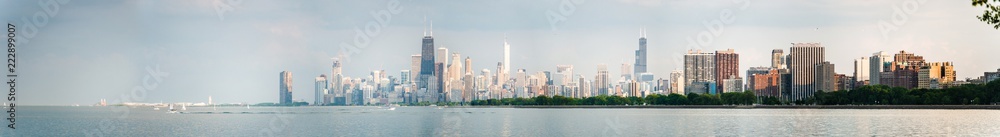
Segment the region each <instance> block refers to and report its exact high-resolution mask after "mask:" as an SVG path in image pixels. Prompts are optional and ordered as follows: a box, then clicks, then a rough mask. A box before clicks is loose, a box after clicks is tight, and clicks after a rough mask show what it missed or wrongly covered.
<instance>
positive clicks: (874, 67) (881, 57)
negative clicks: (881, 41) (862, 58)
mask: <svg viewBox="0 0 1000 137" xmlns="http://www.w3.org/2000/svg"><path fill="white" fill-rule="evenodd" d="M893 59H894V57H893V56H891V55H889V53H888V52H885V51H879V52H875V53H873V54H872V56H871V57H869V58H868V63H869V64H870V65H868V69H869V70H868V74H869V75H868V79H869V80H868V81H869V82H868V84H869V85H879V84H883V85H884V84H885V83H882V82H881V80H879V79H881V77H880V74H879V73H882V71H884V69H883V68H885V66H888V65H892V61H893Z"/></svg>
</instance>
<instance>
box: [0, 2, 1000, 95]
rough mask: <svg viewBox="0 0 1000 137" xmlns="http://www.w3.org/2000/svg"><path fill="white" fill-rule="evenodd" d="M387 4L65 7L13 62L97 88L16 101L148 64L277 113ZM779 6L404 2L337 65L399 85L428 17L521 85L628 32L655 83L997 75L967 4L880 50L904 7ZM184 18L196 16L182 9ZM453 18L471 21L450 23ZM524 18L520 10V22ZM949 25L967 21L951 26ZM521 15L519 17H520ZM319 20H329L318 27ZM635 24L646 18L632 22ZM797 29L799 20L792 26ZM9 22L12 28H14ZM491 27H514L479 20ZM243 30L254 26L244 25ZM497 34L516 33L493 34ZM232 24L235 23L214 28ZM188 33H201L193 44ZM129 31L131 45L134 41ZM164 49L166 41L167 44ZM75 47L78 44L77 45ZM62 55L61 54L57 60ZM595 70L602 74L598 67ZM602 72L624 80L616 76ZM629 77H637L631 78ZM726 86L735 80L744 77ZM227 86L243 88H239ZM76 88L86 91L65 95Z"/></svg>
mask: <svg viewBox="0 0 1000 137" xmlns="http://www.w3.org/2000/svg"><path fill="white" fill-rule="evenodd" d="M388 2H390V1H382V2H373V3H364V4H360V3H349V4H347V5H350V4H359V5H357V7H350V6H342V5H344V4H343V2H342V3H337V2H332V3H324V4H321V5H334V6H336V7H341V8H343V9H340V10H334V11H332V12H330V13H322V12H320V11H323V10H318V9H310V8H306V10H291V11H289V10H290V9H291V8H292V7H296V6H303V5H307V4H310V3H297V5H296V4H287V3H283V4H277V7H275V8H278V9H280V10H281V11H282V12H291V13H297V14H298V15H300V16H295V17H282V18H281V19H287V20H296V21H297V20H306V23H294V22H291V21H261V20H262V19H259V17H254V16H256V15H251V14H257V13H259V12H266V11H271V10H273V9H268V8H264V7H266V6H265V5H268V4H266V3H262V2H245V3H243V4H242V5H240V6H239V8H236V9H234V10H233V11H232V12H227V15H224V16H222V17H224V18H225V19H220V17H219V16H216V15H217V14H215V12H214V10H212V9H211V8H209V7H210V6H211V5H212V4H211V3H209V4H208V7H206V6H205V5H203V4H205V3H204V2H190V3H185V4H182V5H176V4H174V5H175V6H177V7H169V6H163V7H160V6H154V5H157V2H145V1H142V2H120V3H119V4H117V5H114V6H111V7H114V8H110V9H106V10H95V11H90V10H94V9H97V8H102V7H103V6H94V5H89V4H87V3H84V4H78V3H70V4H68V5H65V6H64V7H65V8H62V9H61V10H63V11H62V12H61V13H62V14H60V15H59V16H57V17H54V18H52V20H51V22H50V23H49V24H48V26H47V27H45V28H41V29H40V30H41V31H39V33H38V35H37V36H36V38H34V39H32V40H33V41H30V42H28V43H27V44H26V45H24V46H23V47H22V48H23V49H24V50H22V51H23V52H22V54H23V55H25V57H23V58H22V59H23V60H22V61H24V62H25V63H24V64H23V67H24V68H41V69H37V70H31V69H26V70H24V71H23V72H22V73H21V74H22V75H25V76H28V75H34V76H39V77H44V76H60V77H66V78H67V79H68V80H80V79H88V78H100V79H102V80H104V81H103V82H102V83H87V82H79V81H76V82H79V83H70V85H68V86H67V87H49V86H43V85H41V84H37V83H68V82H59V81H62V80H56V81H54V82H49V81H40V80H38V79H31V78H30V77H25V78H24V79H23V80H24V81H27V82H24V83H26V84H25V85H24V87H23V88H24V90H31V91H38V93H33V92H24V93H23V94H22V96H21V97H22V98H23V99H25V100H26V101H23V103H25V104H31V105H67V104H81V105H85V104H90V103H94V102H97V100H98V99H101V98H107V99H113V98H116V97H117V95H120V94H122V93H128V92H129V91H130V88H131V87H132V86H135V85H139V84H140V81H141V79H142V77H143V75H144V73H145V72H146V69H147V67H150V66H155V67H157V68H158V69H162V70H163V71H164V72H169V73H170V76H169V77H167V78H166V79H165V80H164V81H165V82H163V83H160V85H163V86H162V87H160V88H158V89H157V90H155V91H150V94H149V96H148V100H145V101H143V102H159V101H166V102H195V101H200V100H204V97H206V96H215V97H216V98H215V99H216V100H215V102H223V103H238V102H248V103H254V102H273V100H274V96H273V92H274V91H275V90H274V88H276V87H277V85H276V84H272V83H274V81H276V79H275V78H274V77H273V73H275V72H280V71H282V70H288V71H289V72H293V73H295V74H298V77H292V78H293V80H292V81H313V79H314V78H315V77H314V76H318V75H321V74H328V73H330V65H331V64H330V63H331V61H330V58H334V57H337V56H336V55H337V54H336V53H337V52H339V51H340V45H338V44H340V43H341V42H349V41H351V40H353V38H354V35H355V33H354V31H353V29H354V28H353V27H355V26H358V27H362V26H364V23H367V22H370V21H375V20H376V18H373V17H371V15H370V14H369V11H378V10H384V9H386V8H387V7H386V3H388ZM783 2H784V1H783ZM783 2H760V1H752V2H751V3H750V4H747V6H746V7H745V8H743V7H742V6H743V5H742V3H733V2H729V1H724V2H720V1H715V2H659V1H641V0H639V1H588V2H587V3H582V4H579V5H577V6H578V7H577V9H576V10H575V12H572V13H571V14H566V15H563V16H565V17H567V18H566V20H565V21H564V22H557V23H555V24H556V25H555V27H551V26H550V22H549V21H547V20H546V19H545V17H546V15H547V11H552V9H557V8H558V7H559V5H558V4H559V3H558V1H545V2H540V4H538V5H535V6H525V7H515V6H514V5H518V6H520V5H524V4H518V3H527V2H524V1H514V2H459V3H479V4H481V5H488V4H500V6H499V7H501V8H488V9H483V10H475V9H469V8H465V7H449V6H447V5H448V4H447V2H440V1H428V2H425V3H424V2H411V1H402V2H400V6H401V7H402V8H401V9H402V10H405V11H404V12H402V13H399V14H392V17H391V21H389V23H388V24H387V25H386V27H383V28H382V32H381V34H380V35H377V36H375V37H373V39H372V42H371V44H370V45H367V46H366V47H364V48H363V49H359V50H358V51H359V52H358V54H353V55H352V56H350V57H349V58H346V60H345V61H344V62H342V64H341V67H343V72H344V76H346V77H363V76H365V75H366V74H367V73H369V72H371V71H372V70H385V71H387V72H388V74H396V72H399V70H408V69H410V64H409V62H410V57H411V55H414V54H418V53H420V52H419V51H420V46H419V44H416V41H417V39H420V35H421V29H423V28H424V27H420V26H421V25H422V24H425V23H426V24H432V23H429V22H424V21H423V19H422V17H426V18H427V20H428V21H431V20H434V21H437V22H438V25H437V27H436V28H435V29H432V30H437V31H438V33H437V34H438V35H433V34H431V35H433V36H434V39H435V40H437V41H436V42H438V43H435V47H434V48H433V49H432V51H433V50H434V49H437V48H440V47H446V48H448V49H449V50H451V51H452V52H459V53H463V54H462V55H465V57H468V58H470V59H472V60H475V62H473V63H475V64H473V65H472V66H471V69H472V70H481V69H490V70H493V69H494V67H495V66H496V65H497V62H505V64H504V66H507V65H513V66H510V67H509V68H504V69H505V70H506V71H508V72H509V71H510V70H520V69H525V70H527V73H528V74H534V73H535V72H538V71H552V72H555V70H554V69H553V68H555V67H556V65H563V64H565V65H573V66H576V67H575V68H576V69H575V70H574V73H575V74H573V75H576V74H579V75H582V76H584V77H585V78H587V79H588V80H593V79H592V76H595V75H596V74H597V72H598V70H597V68H599V67H598V64H605V65H611V66H616V65H618V64H633V62H631V61H632V60H635V58H633V57H635V56H636V55H635V53H636V52H635V51H636V50H638V47H637V45H636V44H635V43H636V42H637V41H636V39H637V37H636V35H635V34H636V33H637V32H636V30H637V29H639V28H645V29H644V30H645V31H643V32H642V33H643V34H645V35H643V36H647V37H646V39H648V45H647V46H648V51H649V52H648V56H649V57H648V58H649V59H648V62H647V63H644V64H646V65H648V68H646V69H648V70H647V72H651V73H653V74H655V75H656V76H657V78H667V77H668V76H669V75H668V74H670V72H671V71H673V70H675V69H683V66H679V65H678V64H683V62H681V63H677V62H676V61H678V60H677V59H676V57H677V56H683V55H684V53H685V52H686V51H687V50H688V49H700V50H703V51H715V50H724V49H730V48H732V49H735V51H736V53H739V54H740V55H741V56H740V57H741V58H740V59H739V61H738V62H740V64H739V69H738V71H736V72H737V74H739V73H741V72H740V71H746V70H747V69H748V68H749V67H757V66H770V64H771V62H770V61H768V60H770V57H771V56H770V51H772V50H773V49H784V50H786V51H790V50H789V49H788V48H789V47H790V46H789V45H788V43H799V42H819V43H822V45H823V46H824V47H825V48H826V52H825V53H826V61H830V62H831V64H839V65H837V66H839V67H837V68H836V73H838V74H851V73H853V68H852V67H851V64H853V61H854V59H856V58H860V57H869V56H871V54H872V53H874V52H878V51H885V52H888V53H895V52H897V51H901V50H905V51H908V52H910V53H914V54H917V55H921V56H924V57H925V58H927V59H928V62H953V63H954V65H955V71H958V79H960V80H964V78H970V77H972V78H974V77H975V76H979V75H980V74H981V73H982V72H985V71H993V70H995V69H996V68H998V67H1000V66H998V65H1000V63H995V62H996V61H992V60H989V59H983V58H979V57H978V56H976V55H975V54H976V53H979V54H987V53H988V52H986V51H998V49H997V47H995V46H987V45H997V44H998V42H993V41H988V40H982V39H983V38H990V37H997V36H1000V34H998V33H997V31H996V30H994V29H991V28H990V27H989V26H988V25H986V24H982V23H980V22H978V20H976V19H975V17H974V16H975V15H978V14H977V13H978V10H977V9H975V8H973V7H969V6H968V4H967V2H964V1H962V2H953V1H928V2H926V3H924V4H921V5H919V6H921V7H920V9H919V10H918V11H916V12H914V13H912V14H907V15H906V16H908V17H909V20H908V21H906V22H905V23H904V24H902V25H897V26H895V27H898V28H899V29H898V31H892V32H889V36H888V38H885V39H883V37H882V36H883V34H882V33H881V32H879V30H878V29H877V28H878V24H879V22H880V21H892V18H891V15H892V14H893V12H892V9H893V8H894V7H899V6H900V5H902V3H903V2H896V1H891V2H864V3H860V2H831V1H818V2H815V3H826V4H829V5H825V6H819V5H822V4H813V3H810V2H788V3H793V4H800V6H801V7H800V6H780V5H785V3H783ZM95 3H116V2H95ZM291 3H295V2H291ZM187 4H189V5H187ZM311 4H318V3H311ZM683 5H697V6H701V8H703V9H699V8H684V7H683ZM790 5H791V4H790ZM505 6H506V7H507V8H523V9H525V10H526V11H521V12H516V13H510V14H506V13H505V14H503V15H506V16H491V15H494V14H497V13H496V12H493V11H495V10H504V9H505V8H503V7H505ZM604 6H607V7H604ZM775 6H777V7H775ZM0 7H9V6H0ZM129 7H150V8H152V9H148V10H146V9H143V10H138V9H128V8H129ZM705 7H709V8H705ZM768 7H775V8H781V9H776V10H770V9H767V8H768ZM858 7H867V9H866V11H865V12H867V11H870V12H872V13H876V14H872V15H868V14H861V13H853V12H844V13H838V12H833V11H840V10H833V9H842V8H847V9H850V8H858ZM872 7H882V8H875V9H884V10H871V9H872ZM12 8H15V10H13V11H14V12H18V13H20V12H33V11H38V10H39V9H32V8H37V7H30V6H29V7H26V8H21V7H12ZM105 8H106V7H105ZM185 8H194V9H199V10H195V11H190V12H182V11H179V10H183V9H185ZM202 8H204V9H202ZM601 8H613V9H632V8H634V10H610V11H611V12H609V13H601V11H605V10H604V9H601ZM799 8H802V9H809V8H818V9H820V10H818V11H820V12H818V13H817V12H807V13H798V14H791V13H789V14H776V15H772V14H774V13H773V12H774V11H787V10H794V9H799ZM84 9H86V10H88V11H90V12H92V13H90V14H104V13H105V12H116V11H119V12H120V11H133V10H138V11H142V12H140V13H137V14H136V15H132V16H126V17H103V18H99V19H79V20H70V19H77V17H83V16H84V15H88V16H89V15H90V14H87V13H73V11H78V10H84ZM347 9H351V10H347ZM945 9H949V10H945ZM950 9H961V10H950ZM727 10H732V13H733V14H732V15H733V16H735V21H734V22H732V23H731V24H723V25H722V26H723V27H724V28H725V29H723V30H720V31H721V32H720V33H721V34H720V35H717V36H714V37H712V38H713V39H714V40H712V41H709V42H711V43H712V44H707V46H699V47H698V48H689V46H687V45H688V43H687V40H686V39H687V38H698V36H699V33H700V32H708V33H713V32H712V29H711V28H707V27H705V26H704V24H702V23H703V22H712V21H713V20H716V19H719V16H718V15H719V14H718V13H720V12H723V11H727ZM240 11H243V12H240ZM459 11H475V12H470V13H459ZM529 11H530V13H528V12H529ZM654 11H660V12H663V11H673V12H676V11H682V12H680V13H684V12H692V13H698V14H694V15H676V14H680V13H671V12H667V13H659V14H657V13H656V12H654ZM93 12H96V13H93ZM341 12H343V13H341ZM859 12H861V11H859ZM865 12H862V13H865ZM176 14H180V15H189V14H195V15H199V16H196V17H195V18H194V22H200V23H204V24H200V25H195V24H191V23H192V22H179V21H164V22H150V23H149V24H150V25H156V24H160V25H165V29H163V30H159V29H157V30H152V31H151V32H146V33H138V32H131V31H127V30H129V29H136V28H151V26H143V25H137V24H134V23H128V24H130V25H122V26H121V27H119V28H116V27H112V26H117V25H118V24H116V23H115V22H111V23H106V24H103V23H104V22H105V21H101V19H104V20H123V19H130V18H136V19H141V20H152V19H151V18H152V17H157V16H159V15H165V16H166V18H172V19H175V20H176V19H179V18H180V17H172V16H169V15H176ZM202 14H204V15H202ZM278 14H281V13H272V14H261V15H260V16H268V15H278ZM636 14H639V15H636ZM810 14H817V15H821V17H813V20H820V21H810V20H808V19H809V18H806V17H807V16H809V15H810ZM940 14H945V15H940ZM956 14H957V15H964V14H968V15H967V16H957V15H956ZM13 15H18V14H17V13H15V14H13ZM341 15H342V16H341ZM521 15H524V16H529V17H520V16H521ZM624 15H627V16H624ZM823 15H825V16H823ZM147 16H148V17H147ZM322 16H335V17H334V18H333V19H324V18H323V17H322ZM451 16H458V17H459V18H453V17H451ZM482 16H487V17H495V18H497V19H489V18H485V17H482ZM612 16H623V17H612ZM336 17H343V18H336ZM625 17H637V18H640V19H629V18H625ZM642 17H649V18H651V19H642ZM823 17H828V18H834V19H830V20H828V21H831V22H824V21H822V20H823V19H825V18H823ZM602 18H608V19H613V21H600V20H599V19H602ZM778 18H793V19H791V20H789V19H778ZM798 18H804V19H799V20H796V19H798ZM517 19H526V20H528V21H526V23H513V22H514V20H517ZM7 20H11V21H19V20H21V19H20V18H13V19H7ZM80 20H82V21H80ZM279 20H280V19H279ZM500 20H510V21H505V22H501V23H487V22H489V21H500ZM938 20H949V21H950V20H958V21H954V22H949V23H948V24H953V25H943V26H956V27H955V28H941V27H939V26H941V25H935V24H937V23H940V22H938ZM80 22H87V23H94V24H95V26H96V27H95V28H72V27H70V28H67V27H66V25H65V24H67V23H80ZM242 22H250V23H249V24H244V23H242ZM609 22H622V23H609ZM955 22H958V23H955ZM504 23H508V24H515V25H503V24H504ZM230 24H232V25H234V26H232V27H223V26H228V25H230ZM786 25H787V27H786ZM643 26H645V27H643ZM178 27H181V28H186V27H190V28H186V29H178V30H169V28H174V29H176V28H178ZM925 27H926V28H925ZM199 28H201V29H205V28H209V29H208V31H193V30H192V29H199ZM94 29H97V30H94ZM312 29H317V30H312ZM100 30H107V31H109V32H102V31H100ZM216 31H218V32H216ZM61 32H95V33H98V34H102V35H106V36H108V37H110V39H106V38H95V37H86V36H77V35H79V34H76V35H73V34H72V33H70V34H62V33H61ZM192 32H205V33H208V34H202V35H195V34H189V33H192ZM244 32H248V33H262V34H261V35H248V34H240V35H235V36H234V38H227V37H216V36H210V35H209V34H214V35H226V34H234V33H244ZM137 33H138V35H136V34H137ZM161 33H162V34H161ZM760 33H763V34H760ZM968 33H973V34H982V35H973V36H981V37H973V38H969V37H961V36H953V35H957V34H963V35H968ZM504 34H506V36H504ZM128 35H133V36H128ZM188 35H192V36H188ZM165 38H167V39H171V40H165ZM246 38H263V39H264V40H243V39H246ZM45 39H66V40H67V41H69V42H71V43H74V44H70V43H67V42H57V41H45ZM215 41H217V42H215ZM507 41H509V43H510V45H511V46H510V50H511V52H510V54H511V58H510V59H511V61H510V62H514V63H509V62H506V61H504V60H506V58H504V57H503V52H498V51H502V50H504V49H502V48H500V46H497V45H501V44H503V43H504V42H507ZM80 42H83V43H85V44H82V45H78V44H75V43H80ZM86 43H101V44H86ZM254 43H264V44H254ZM128 45H142V46H128ZM237 45H248V46H237ZM58 48H63V49H71V50H55V49H58ZM72 49H78V50H79V51H75V50H72ZM241 49H248V50H251V52H249V53H238V51H239V50H241ZM969 53H972V54H969ZM97 54H100V55H97ZM425 57H426V56H425ZM430 57H431V58H433V57H434V55H433V54H431V56H430ZM681 61H682V60H681ZM432 62H433V61H432ZM248 64H249V65H248ZM262 66H263V67H262ZM604 67H605V68H606V66H604ZM632 67H636V68H635V69H636V70H638V68H637V66H632ZM71 70H83V71H82V72H85V73H82V74H74V73H69V72H80V71H71ZM202 71H204V72H202ZM411 71H412V70H411ZM607 71H608V72H624V71H622V70H616V69H609V70H607ZM628 71H632V72H635V73H638V72H637V71H635V70H628ZM473 74H475V73H473ZM496 74H499V72H497V73H496ZM330 76H331V77H333V76H334V75H332V74H331V75H330ZM608 76H610V77H608V79H609V80H611V81H614V79H616V78H617V77H615V76H618V73H609V74H608ZM736 76H737V77H740V75H736ZM411 77H413V76H411ZM870 77H872V76H870ZM31 83H36V84H31ZM292 84H293V86H292V87H300V88H298V90H295V91H293V94H294V95H293V97H295V98H294V99H295V100H300V99H304V100H307V101H309V99H310V98H311V97H312V95H311V94H313V92H310V90H309V88H304V87H312V86H314V85H313V84H314V83H311V82H293V83H292ZM234 85H247V86H241V87H235V86H234ZM77 90H79V91H80V92H82V93H75V92H71V91H77ZM206 92H207V93H206ZM56 94H65V95H67V96H68V97H61V96H60V98H59V99H49V98H47V97H51V96H46V95H56ZM244 96H246V97H244Z"/></svg>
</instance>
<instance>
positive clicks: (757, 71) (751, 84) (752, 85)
mask: <svg viewBox="0 0 1000 137" xmlns="http://www.w3.org/2000/svg"><path fill="white" fill-rule="evenodd" d="M774 69H777V68H773V67H750V69H747V77H746V78H747V81H746V84H747V88H746V89H747V90H753V91H756V90H755V89H757V88H756V87H757V85H756V84H757V82H756V80H757V79H756V78H754V75H764V74H767V73H770V72H771V70H774ZM775 75H777V74H775ZM774 77H777V76H774ZM774 83H777V82H774ZM755 93H758V92H755Z"/></svg>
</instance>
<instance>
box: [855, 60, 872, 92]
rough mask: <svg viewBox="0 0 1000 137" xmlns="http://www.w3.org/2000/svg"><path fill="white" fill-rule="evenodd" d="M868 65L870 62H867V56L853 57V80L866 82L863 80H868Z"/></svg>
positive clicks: (869, 69)
mask: <svg viewBox="0 0 1000 137" xmlns="http://www.w3.org/2000/svg"><path fill="white" fill-rule="evenodd" d="M870 65H871V63H870V62H868V58H866V57H861V58H858V59H854V79H855V80H854V81H857V82H858V83H866V82H865V81H869V79H868V76H869V75H870V74H871V73H870V72H868V71H871V68H868V66H870ZM859 86H860V85H859Z"/></svg>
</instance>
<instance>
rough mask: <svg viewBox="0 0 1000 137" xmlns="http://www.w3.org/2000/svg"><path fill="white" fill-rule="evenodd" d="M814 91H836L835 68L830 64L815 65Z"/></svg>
mask: <svg viewBox="0 0 1000 137" xmlns="http://www.w3.org/2000/svg"><path fill="white" fill-rule="evenodd" d="M815 69H816V75H815V77H816V90H822V91H824V92H831V91H835V90H837V86H836V75H837V73H836V72H834V70H835V67H834V65H833V64H831V63H830V62H823V63H819V64H816V67H815Z"/></svg>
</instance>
